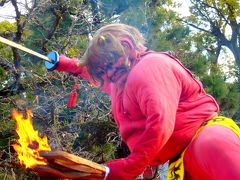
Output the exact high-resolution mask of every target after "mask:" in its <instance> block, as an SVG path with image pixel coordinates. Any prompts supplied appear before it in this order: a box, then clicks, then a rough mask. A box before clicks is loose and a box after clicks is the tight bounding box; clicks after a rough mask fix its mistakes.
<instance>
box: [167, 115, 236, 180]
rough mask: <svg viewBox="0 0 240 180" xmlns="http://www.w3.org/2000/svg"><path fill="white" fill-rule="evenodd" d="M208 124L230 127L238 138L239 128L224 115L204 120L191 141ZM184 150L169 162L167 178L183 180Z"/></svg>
mask: <svg viewBox="0 0 240 180" xmlns="http://www.w3.org/2000/svg"><path fill="white" fill-rule="evenodd" d="M209 125H221V126H225V127H227V128H229V129H231V130H232V131H233V132H234V133H235V134H236V135H238V137H239V138H240V128H239V127H238V125H237V124H236V123H235V122H234V121H233V120H232V119H230V118H226V117H224V116H216V117H214V118H213V119H211V120H209V121H207V122H205V123H204V124H203V125H201V126H200V127H199V128H198V130H197V132H196V133H195V135H194V137H193V138H192V141H193V140H194V138H195V137H196V136H197V135H198V133H199V132H200V131H201V130H202V129H203V128H204V127H206V126H209ZM185 150H186V149H185ZM185 150H184V151H183V152H182V153H181V154H179V155H178V156H176V157H175V158H173V159H172V160H171V161H170V162H169V167H168V174H167V180H183V178H184V164H183V156H184V152H185Z"/></svg>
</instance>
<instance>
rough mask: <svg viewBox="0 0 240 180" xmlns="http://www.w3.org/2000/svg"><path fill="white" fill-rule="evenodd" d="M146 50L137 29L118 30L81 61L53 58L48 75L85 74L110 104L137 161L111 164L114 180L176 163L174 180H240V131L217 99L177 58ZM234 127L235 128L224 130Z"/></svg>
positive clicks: (104, 31)
mask: <svg viewBox="0 0 240 180" xmlns="http://www.w3.org/2000/svg"><path fill="white" fill-rule="evenodd" d="M144 43H145V41H144V38H143V36H142V34H141V33H140V32H139V31H138V30H137V29H136V28H134V27H132V26H129V25H126V24H110V25H106V26H104V27H102V28H100V29H99V30H98V31H97V32H96V33H95V35H94V36H93V39H92V40H91V41H90V43H89V45H88V47H87V49H86V52H85V53H84V55H83V57H82V58H81V59H80V60H78V59H74V58H72V59H71V58H68V57H66V56H64V55H61V56H59V57H58V54H57V53H56V52H51V53H50V54H49V57H50V58H51V59H52V63H49V62H46V67H47V69H49V70H57V71H62V72H72V73H74V74H77V75H79V76H81V77H82V78H85V79H86V80H88V81H89V82H90V83H92V84H94V85H97V86H99V87H100V88H101V89H102V90H103V91H104V92H105V93H107V94H108V95H109V96H110V98H111V105H112V114H113V117H114V119H115V122H116V124H117V126H118V128H119V132H120V135H121V138H122V140H123V141H124V142H125V143H126V144H127V145H128V147H129V149H130V151H131V153H130V155H129V156H128V157H126V158H121V159H115V160H111V161H109V162H106V164H105V165H106V167H108V169H109V170H110V171H109V172H108V173H107V176H106V179H109V180H111V179H114V180H123V179H124V180H130V179H135V178H136V177H137V176H138V175H140V174H141V173H142V172H144V170H145V169H146V168H147V167H148V166H153V167H154V166H157V165H160V164H164V163H165V162H167V161H170V165H171V163H173V166H170V167H172V168H170V167H169V172H168V179H171V178H172V179H174V178H175V179H183V178H184V179H199V180H200V179H201V180H208V179H209V180H221V179H223V180H227V179H240V171H239V169H240V138H239V136H240V134H239V127H238V126H237V125H236V124H234V122H233V121H232V120H230V119H227V118H225V117H222V116H218V113H219V106H218V104H217V102H216V101H215V99H214V98H213V97H212V96H210V95H208V94H207V93H206V92H205V90H204V89H203V86H202V84H201V82H199V81H198V80H197V79H196V78H195V76H194V75H193V74H192V73H191V71H189V70H188V69H187V68H186V67H185V66H184V65H183V64H182V63H181V62H180V61H179V60H178V59H177V58H176V57H174V56H172V55H170V54H168V53H165V52H154V51H149V50H147V48H146V47H145V46H144ZM226 119H227V120H229V123H230V124H231V125H226V124H229V123H228V122H227V123H222V124H221V123H219V122H222V121H223V122H225V120H226ZM230 126H232V127H234V128H231V127H230ZM176 159H178V160H180V161H176ZM174 162H180V164H175V165H174ZM183 165H184V166H183ZM180 166H181V167H182V168H184V170H183V169H182V170H181V168H180ZM178 171H180V173H179V172H178Z"/></svg>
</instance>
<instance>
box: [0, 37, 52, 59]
mask: <svg viewBox="0 0 240 180" xmlns="http://www.w3.org/2000/svg"><path fill="white" fill-rule="evenodd" d="M0 42H2V43H4V44H7V45H9V46H11V47H14V48H17V49H20V50H22V51H24V52H26V53H29V54H31V55H34V56H36V57H39V58H41V59H44V60H45V61H48V62H52V61H51V59H49V58H48V57H47V56H44V55H42V54H39V53H38V52H35V51H33V50H31V49H28V48H26V47H24V46H22V45H20V44H17V43H15V42H13V41H10V40H8V39H5V38H3V37H1V36H0Z"/></svg>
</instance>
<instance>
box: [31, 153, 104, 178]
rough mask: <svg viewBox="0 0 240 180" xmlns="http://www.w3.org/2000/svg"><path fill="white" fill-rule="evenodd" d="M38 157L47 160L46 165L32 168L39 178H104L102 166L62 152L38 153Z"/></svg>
mask: <svg viewBox="0 0 240 180" xmlns="http://www.w3.org/2000/svg"><path fill="white" fill-rule="evenodd" d="M40 156H42V157H44V158H45V159H46V160H47V165H45V166H42V165H41V166H35V167H33V168H32V169H33V170H34V171H35V172H37V173H38V174H39V176H46V177H59V178H71V179H91V178H94V179H103V178H104V176H105V167H104V166H103V165H100V164H97V163H94V162H92V161H89V160H87V159H84V158H81V157H79V156H75V155H73V154H69V153H67V152H64V151H50V152H40Z"/></svg>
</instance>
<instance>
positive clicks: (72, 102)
mask: <svg viewBox="0 0 240 180" xmlns="http://www.w3.org/2000/svg"><path fill="white" fill-rule="evenodd" d="M77 89H78V85H77V84H76V83H75V84H74V85H73V91H72V92H71V94H70V96H69V99H68V103H67V107H68V108H72V107H76V105H77V97H78V93H77Z"/></svg>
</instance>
